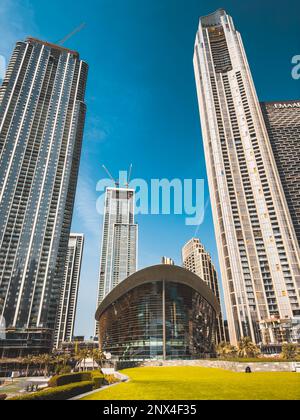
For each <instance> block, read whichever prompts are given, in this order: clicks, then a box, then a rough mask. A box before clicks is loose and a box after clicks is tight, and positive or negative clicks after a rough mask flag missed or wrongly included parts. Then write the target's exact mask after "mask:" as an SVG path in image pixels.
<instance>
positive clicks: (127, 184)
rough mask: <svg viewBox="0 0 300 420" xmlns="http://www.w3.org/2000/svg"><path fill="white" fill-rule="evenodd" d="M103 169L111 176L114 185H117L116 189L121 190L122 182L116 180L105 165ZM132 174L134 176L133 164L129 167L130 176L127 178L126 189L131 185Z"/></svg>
mask: <svg viewBox="0 0 300 420" xmlns="http://www.w3.org/2000/svg"><path fill="white" fill-rule="evenodd" d="M102 168H103V169H104V171H105V172H106V173H107V175H108V176H109V178H110V179H111V180H112V181H113V183H114V184H115V186H116V188H119V187H120V180H119V179H115V178H114V177H113V176H112V174H111V173H110V172H109V170H108V169H107V168H106V166H105V165H102ZM131 174H132V164H131V165H130V167H129V171H128V176H127V182H126V184H125V187H126V188H129V184H130V180H131Z"/></svg>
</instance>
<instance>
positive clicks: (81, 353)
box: [75, 349, 90, 370]
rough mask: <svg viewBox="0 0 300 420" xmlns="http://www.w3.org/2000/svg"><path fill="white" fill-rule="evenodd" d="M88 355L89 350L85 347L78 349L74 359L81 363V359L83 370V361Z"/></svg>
mask: <svg viewBox="0 0 300 420" xmlns="http://www.w3.org/2000/svg"><path fill="white" fill-rule="evenodd" d="M89 357H90V351H89V350H87V349H83V350H80V351H79V353H78V354H77V356H76V357H75V359H76V360H77V361H78V362H79V363H81V362H82V361H83V370H85V361H86V359H88V358H89Z"/></svg>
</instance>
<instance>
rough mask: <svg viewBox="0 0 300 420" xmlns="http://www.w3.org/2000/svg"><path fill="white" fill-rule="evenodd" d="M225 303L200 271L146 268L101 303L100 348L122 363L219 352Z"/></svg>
mask: <svg viewBox="0 0 300 420" xmlns="http://www.w3.org/2000/svg"><path fill="white" fill-rule="evenodd" d="M220 311H221V309H220V306H219V303H218V301H217V299H216V297H215V296H214V294H213V293H212V292H211V290H210V289H209V288H208V287H207V286H206V284H205V283H204V282H203V281H202V280H201V279H200V278H199V277H198V276H197V275H195V274H194V273H192V272H190V271H187V270H185V269H183V268H181V267H176V266H172V265H157V266H154V267H149V268H146V269H144V270H141V271H139V272H137V273H135V274H133V275H131V276H130V277H128V278H127V279H126V280H124V281H123V282H121V283H120V284H119V285H118V286H117V287H115V289H113V290H112V291H111V292H110V293H109V294H108V295H107V296H106V297H105V299H104V300H103V301H102V302H101V304H100V306H99V308H98V310H97V313H96V321H97V322H99V341H100V348H101V349H102V350H103V351H105V352H107V353H110V354H111V355H112V357H113V358H117V359H119V360H149V359H153V360H172V359H192V358H199V357H205V356H207V355H208V354H210V353H213V352H214V344H215V343H214V340H215V326H216V318H217V316H218V315H219V314H220Z"/></svg>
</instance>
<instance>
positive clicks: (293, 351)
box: [282, 344, 300, 360]
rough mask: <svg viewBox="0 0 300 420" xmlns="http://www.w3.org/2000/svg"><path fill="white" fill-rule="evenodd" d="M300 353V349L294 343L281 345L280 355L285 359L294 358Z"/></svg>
mask: <svg viewBox="0 0 300 420" xmlns="http://www.w3.org/2000/svg"><path fill="white" fill-rule="evenodd" d="M299 353H300V349H299V347H298V346H297V345H296V344H284V345H283V347H282V357H283V358H284V359H286V360H294V359H296V358H297V356H298V354H299Z"/></svg>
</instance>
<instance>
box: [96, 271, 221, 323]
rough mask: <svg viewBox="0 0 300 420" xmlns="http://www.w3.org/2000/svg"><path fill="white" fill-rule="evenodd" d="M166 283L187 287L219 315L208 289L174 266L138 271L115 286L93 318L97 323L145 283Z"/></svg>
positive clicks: (192, 276)
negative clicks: (121, 300)
mask: <svg viewBox="0 0 300 420" xmlns="http://www.w3.org/2000/svg"><path fill="white" fill-rule="evenodd" d="M163 280H164V281H167V282H172V283H179V284H183V285H185V286H189V287H191V288H192V289H194V290H195V291H196V292H198V293H199V294H200V295H201V296H202V297H203V298H204V299H205V300H206V301H207V302H208V303H209V304H210V305H211V306H212V307H213V308H214V310H215V311H216V312H217V315H219V314H220V312H221V308H220V304H219V302H218V300H217V298H216V297H215V295H214V294H213V292H212V291H211V290H210V289H209V287H208V286H207V285H206V284H205V283H204V281H203V280H201V278H200V277H198V276H197V275H196V274H194V273H192V272H191V271H188V270H186V269H185V268H182V267H178V266H175V265H166V264H162V265H155V266H153V267H148V268H145V269H144V270H141V271H138V272H136V273H134V274H132V275H131V276H130V277H128V278H127V279H126V280H124V281H122V282H121V283H120V284H118V286H116V287H115V288H114V289H113V290H112V291H111V292H110V293H109V294H108V295H107V296H106V297H105V299H104V300H103V301H102V303H101V304H100V306H99V308H98V310H97V312H96V315H95V318H96V320H97V321H98V320H99V318H100V316H101V315H102V314H103V312H105V311H106V309H107V308H108V307H109V306H110V305H112V304H113V303H114V302H116V301H117V300H118V299H120V298H121V297H122V296H123V295H124V294H126V293H127V292H129V291H130V290H133V289H135V288H137V287H139V286H142V285H144V284H147V283H153V282H159V281H163Z"/></svg>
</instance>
